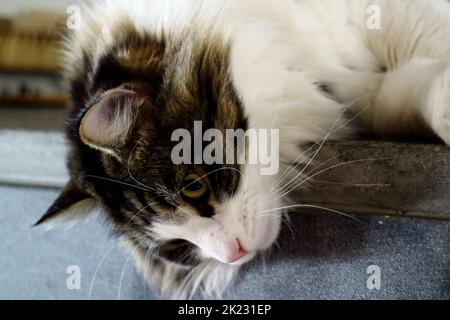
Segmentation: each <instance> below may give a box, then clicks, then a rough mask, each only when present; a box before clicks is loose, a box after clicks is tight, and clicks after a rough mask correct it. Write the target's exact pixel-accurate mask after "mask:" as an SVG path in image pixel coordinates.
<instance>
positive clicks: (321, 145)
mask: <svg viewBox="0 0 450 320" xmlns="http://www.w3.org/2000/svg"><path fill="white" fill-rule="evenodd" d="M361 98H362V96H361V97H359V98H356V99H355V100H353V101H352V102H350V103H349V104H348V105H347V106H346V107H345V108H344V109H343V110H342V111H341V113H340V114H339V116H338V117H337V118H336V120H335V121H334V123H333V125H332V126H331V128H330V129H329V130H328V133H327V134H326V135H325V137H324V139H323V140H322V141H320V145H319V147H318V149H317V150H316V152H315V153H314V154H313V156H312V157H311V159H310V160H309V162H308V163H307V164H306V165H305V167H304V168H303V169H302V170H301V172H300V173H299V174H298V175H297V176H296V177H294V178H293V179H291V180H290V181H289V182H288V183H287V184H289V183H291V182H292V181H293V180H295V179H296V178H297V177H298V176H299V175H301V174H302V173H303V172H304V171H305V170H306V168H307V167H308V166H309V164H311V163H312V161H313V160H314V158H315V157H316V156H317V154H318V153H319V151H320V150H321V149H322V147H323V145H324V144H325V142H326V141H327V139H328V138H329V137H330V136H331V135H332V134H334V133H336V132H337V131H339V130H341V129H342V128H344V127H345V126H346V125H348V124H349V123H350V122H351V121H353V120H354V119H356V118H357V117H358V116H359V115H360V114H362V113H363V112H364V111H365V110H366V109H367V108H368V106H366V107H365V108H363V109H362V111H361V112H359V113H358V114H357V115H356V116H354V117H353V118H351V119H350V120H348V121H346V122H345V123H344V124H343V125H341V126H340V127H339V128H337V129H336V130H335V129H334V128H335V126H336V125H337V123H338V122H339V120H340V119H341V118H342V116H343V115H344V114H345V112H346V111H347V110H348V109H350V108H351V107H352V106H353V104H354V103H356V102H357V101H358V100H360V99H361ZM318 143H319V142H316V143H314V144H313V145H312V146H311V147H309V148H308V149H307V150H306V151H304V152H302V153H301V154H300V155H299V156H298V157H297V158H296V159H295V160H294V161H293V163H296V162H298V161H299V160H300V158H301V157H302V156H303V155H305V154H306V152H308V151H309V150H310V149H311V148H313V147H314V146H316V145H317V144H318ZM300 163H301V162H298V163H297V164H296V165H295V166H292V165H291V166H290V169H289V168H288V169H286V171H285V172H284V173H283V174H282V177H281V178H280V179H279V180H278V182H277V184H276V185H275V186H273V188H272V190H271V191H270V192H272V191H273V190H274V189H275V188H277V187H278V185H279V184H281V183H282V181H283V180H284V179H285V178H286V177H287V176H288V175H289V174H290V173H291V172H292V171H293V170H295V169H296V168H297V167H298V166H299V165H300Z"/></svg>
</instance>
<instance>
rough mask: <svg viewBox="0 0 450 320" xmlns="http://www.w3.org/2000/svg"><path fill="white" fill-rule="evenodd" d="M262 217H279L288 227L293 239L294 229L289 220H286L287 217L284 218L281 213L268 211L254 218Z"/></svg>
mask: <svg viewBox="0 0 450 320" xmlns="http://www.w3.org/2000/svg"><path fill="white" fill-rule="evenodd" d="M280 210H281V209H280ZM273 211H276V210H273ZM260 213H264V212H260ZM264 217H276V218H279V219H280V220H281V221H282V222H283V223H284V224H285V225H286V226H287V227H288V229H289V231H290V232H291V236H292V240H294V239H295V233H294V230H293V229H292V227H291V224H290V222H289V221H288V219H286V218H284V217H283V216H282V215H277V214H270V213H268V214H263V215H260V216H258V218H256V219H261V218H264Z"/></svg>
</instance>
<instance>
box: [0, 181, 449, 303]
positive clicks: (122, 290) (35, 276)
mask: <svg viewBox="0 0 450 320" xmlns="http://www.w3.org/2000/svg"><path fill="white" fill-rule="evenodd" d="M56 195H57V191H56V190H50V189H40V188H22V187H7V186H3V187H0V199H1V200H0V202H1V207H2V209H1V212H0V228H1V229H2V230H1V231H0V243H1V245H0V256H1V257H2V259H0V270H1V271H2V272H1V273H0V288H1V289H0V299H12V298H14V299H88V298H92V299H117V298H120V299H152V298H157V297H155V296H154V295H153V294H152V293H151V292H150V291H149V290H148V289H147V288H146V287H145V286H144V284H143V281H142V279H141V277H140V276H139V275H138V274H136V273H135V272H134V270H133V267H132V263H131V262H130V261H128V262H127V258H128V257H127V255H126V254H125V253H124V252H123V251H122V249H120V248H119V247H118V246H117V241H116V239H115V238H114V237H113V236H111V235H110V234H109V231H108V229H107V228H106V226H105V225H104V224H103V223H102V219H101V218H97V220H95V221H90V222H89V223H87V222H86V223H80V224H78V225H75V226H73V227H72V228H66V227H61V228H56V229H53V230H50V231H45V230H44V228H35V229H32V228H31V227H30V226H31V225H32V224H33V223H34V222H35V221H36V219H37V218H38V217H39V216H40V214H41V213H42V212H43V211H44V210H45V209H46V208H47V206H48V205H49V204H50V203H51V201H52V200H53V199H54V198H55V197H56ZM292 228H293V230H294V234H293V235H292V234H291V233H290V231H289V230H288V229H285V230H284V232H283V236H282V238H281V240H280V248H279V249H276V248H275V249H274V250H273V253H272V254H270V255H268V256H267V258H266V259H265V262H264V261H262V259H259V260H257V261H255V262H254V263H252V264H251V265H249V266H248V267H247V268H246V270H245V272H243V274H242V276H241V278H240V279H239V280H238V282H237V283H236V286H235V287H233V288H231V289H230V290H229V291H228V292H227V294H226V296H225V297H226V298H230V299H340V298H342V299H361V298H364V299H366V298H367V299H419V298H420V299H450V273H449V270H450V223H442V222H433V221H418V220H407V219H388V218H383V219H380V218H365V219H363V224H360V223H357V222H354V221H352V220H348V219H346V218H344V217H335V216H329V215H304V214H300V213H296V214H292ZM72 265H76V266H79V267H80V271H81V290H69V289H68V288H67V286H66V280H67V278H68V277H69V275H68V274H67V273H66V271H67V268H68V267H69V266H72ZM371 265H377V266H379V267H380V269H381V289H380V290H369V289H368V288H367V286H366V282H367V278H368V276H369V275H368V274H367V273H366V272H367V268H368V267H369V266H371Z"/></svg>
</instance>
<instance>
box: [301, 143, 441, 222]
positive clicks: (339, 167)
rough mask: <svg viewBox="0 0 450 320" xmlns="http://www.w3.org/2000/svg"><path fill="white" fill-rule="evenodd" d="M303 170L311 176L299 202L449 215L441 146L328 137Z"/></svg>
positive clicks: (347, 208)
mask: <svg viewBox="0 0 450 320" xmlns="http://www.w3.org/2000/svg"><path fill="white" fill-rule="evenodd" d="M305 172H307V175H308V176H312V178H311V179H310V180H308V181H307V183H308V188H306V189H304V190H302V191H301V192H300V193H299V195H298V198H299V199H301V202H302V203H307V204H313V205H318V206H324V207H327V208H332V209H337V210H340V211H344V212H346V213H353V214H375V215H387V216H402V217H412V218H425V219H440V220H450V148H449V147H447V146H444V145H437V144H409V143H389V142H370V141H369V142H365V141H364V142H361V141H342V142H328V143H326V144H325V145H324V146H323V148H321V150H320V151H319V153H318V154H317V156H316V157H315V159H314V164H313V165H311V167H310V168H308V170H306V171H305ZM296 198H297V197H296Z"/></svg>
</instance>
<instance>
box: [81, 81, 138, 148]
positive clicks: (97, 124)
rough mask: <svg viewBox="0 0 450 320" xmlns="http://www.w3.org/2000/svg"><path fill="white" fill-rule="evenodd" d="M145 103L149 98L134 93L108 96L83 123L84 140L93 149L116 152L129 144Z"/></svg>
mask: <svg viewBox="0 0 450 320" xmlns="http://www.w3.org/2000/svg"><path fill="white" fill-rule="evenodd" d="M144 102H145V97H144V96H142V95H140V94H138V93H136V92H134V91H132V90H126V89H120V88H118V89H113V90H110V91H107V92H105V93H104V94H103V95H102V96H101V97H100V98H99V100H98V101H97V102H96V103H95V104H94V105H93V106H92V107H90V108H89V110H88V111H87V112H86V113H85V114H84V116H83V118H82V119H81V122H80V127H79V135H80V138H81V140H82V141H83V143H85V144H87V145H88V146H90V147H92V148H95V149H99V150H102V151H106V152H114V150H115V149H117V148H120V147H122V146H123V145H124V144H125V143H126V142H127V139H128V138H129V135H130V133H131V130H132V129H133V126H134V124H135V123H136V120H137V118H138V116H139V108H140V107H141V106H142V105H143V104H144Z"/></svg>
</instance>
